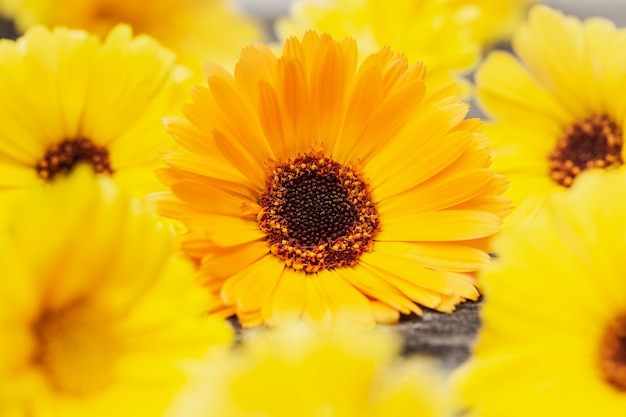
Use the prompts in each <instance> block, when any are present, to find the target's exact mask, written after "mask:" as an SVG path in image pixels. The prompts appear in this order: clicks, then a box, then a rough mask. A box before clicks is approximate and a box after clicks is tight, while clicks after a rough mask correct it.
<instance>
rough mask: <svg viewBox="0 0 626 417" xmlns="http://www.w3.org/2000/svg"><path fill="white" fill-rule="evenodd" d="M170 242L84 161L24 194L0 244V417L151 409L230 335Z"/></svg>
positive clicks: (157, 409)
mask: <svg viewBox="0 0 626 417" xmlns="http://www.w3.org/2000/svg"><path fill="white" fill-rule="evenodd" d="M81 168H82V167H81ZM42 207H43V208H44V209H42ZM171 244H172V236H171V235H170V234H169V233H167V234H166V233H163V232H162V231H159V230H157V229H156V227H155V221H154V218H153V216H150V215H148V214H147V213H146V212H145V211H144V210H142V209H141V208H140V207H139V206H131V205H130V204H129V201H128V199H127V198H125V196H124V195H122V194H120V193H119V192H118V191H117V188H116V187H115V186H114V184H113V183H112V182H111V181H110V180H109V179H108V178H101V179H96V178H95V177H94V175H93V174H92V173H90V172H89V170H88V169H86V168H85V169H78V170H77V171H76V173H75V174H73V175H72V176H71V177H70V178H68V179H63V180H60V181H59V184H58V185H57V187H55V188H54V189H53V190H50V189H44V188H43V187H40V188H39V189H37V190H33V191H32V194H31V195H30V196H29V197H28V198H27V199H26V200H24V202H23V204H22V205H21V206H20V210H19V211H18V212H17V213H16V216H15V217H14V219H13V221H12V222H11V227H10V229H9V231H8V232H7V234H6V235H3V238H2V240H1V241H0V246H1V250H0V277H1V279H0V340H2V343H0V381H2V384H0V415H2V416H30V417H44V416H50V417H52V416H54V417H68V416H73V417H78V416H103V417H104V416H114V415H129V413H130V414H132V415H133V416H138V417H141V416H146V417H148V416H155V415H160V413H161V412H162V411H163V410H164V409H165V407H167V406H168V405H169V402H170V401H171V399H172V396H173V395H174V393H175V392H177V391H178V390H179V389H180V387H181V386H182V385H183V383H184V382H185V379H184V374H183V372H182V371H181V369H179V365H180V362H181V360H183V359H190V358H199V357H201V356H203V355H204V354H205V352H206V349H207V348H208V347H210V346H212V345H216V344H220V345H221V344H225V343H228V342H229V341H230V340H231V338H232V331H231V329H230V328H228V327H227V326H226V325H225V323H223V322H221V321H213V320H210V319H207V318H206V317H205V316H204V315H203V314H202V311H203V309H204V308H205V303H206V301H207V300H206V294H205V291H203V289H201V288H200V287H199V286H198V285H197V282H195V281H194V279H195V278H194V277H195V272H194V270H193V266H191V265H190V264H189V263H188V262H187V261H183V260H181V259H174V258H171V257H170V253H171Z"/></svg>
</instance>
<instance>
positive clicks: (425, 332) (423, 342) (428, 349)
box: [394, 302, 481, 370]
mask: <svg viewBox="0 0 626 417" xmlns="http://www.w3.org/2000/svg"><path fill="white" fill-rule="evenodd" d="M480 305H481V303H480V302H466V303H464V304H461V305H459V306H458V307H457V309H456V311H455V312H453V313H448V314H444V313H439V312H436V311H431V310H426V311H424V315H423V316H422V317H419V316H408V317H406V318H404V319H403V320H401V321H400V323H398V324H397V325H395V326H394V327H396V328H398V330H399V331H400V332H401V333H402V334H403V335H404V349H403V353H404V354H406V355H411V354H424V355H429V356H434V357H436V358H437V359H438V360H439V361H440V362H441V364H442V366H443V367H444V368H446V369H448V370H450V369H453V368H456V367H458V366H459V365H460V364H461V363H462V362H463V361H465V360H466V359H467V358H468V356H469V352H470V348H471V346H472V345H473V343H474V341H475V339H476V335H477V332H478V329H479V327H480V320H479V309H480Z"/></svg>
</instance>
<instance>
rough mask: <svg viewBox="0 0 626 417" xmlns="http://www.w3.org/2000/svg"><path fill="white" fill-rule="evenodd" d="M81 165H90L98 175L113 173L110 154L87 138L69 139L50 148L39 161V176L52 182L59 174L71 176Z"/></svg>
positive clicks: (37, 166)
mask: <svg viewBox="0 0 626 417" xmlns="http://www.w3.org/2000/svg"><path fill="white" fill-rule="evenodd" d="M79 163H87V164H90V165H91V166H92V167H93V169H94V171H95V172H97V173H98V174H108V175H111V174H112V173H113V169H112V168H111V162H110V161H109V152H108V151H107V150H106V148H104V147H100V146H98V145H96V144H95V143H93V142H92V141H90V140H89V139H85V138H78V139H67V140H64V141H62V142H59V143H55V144H54V145H52V146H50V147H49V148H48V150H47V151H46V154H45V155H44V157H43V158H41V159H39V160H38V161H37V165H36V168H37V174H38V175H39V177H41V178H43V179H44V180H46V181H52V180H54V178H55V177H56V176H57V175H58V174H69V173H70V172H71V171H72V170H73V169H74V167H75V166H76V165H77V164H79Z"/></svg>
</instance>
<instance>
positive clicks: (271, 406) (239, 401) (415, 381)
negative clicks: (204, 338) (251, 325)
mask: <svg viewBox="0 0 626 417" xmlns="http://www.w3.org/2000/svg"><path fill="white" fill-rule="evenodd" d="M393 336H394V335H393V334H391V333H387V332H385V333H379V332H371V333H367V334H366V333H358V332H355V331H354V330H352V331H350V329H349V328H345V329H342V331H341V332H340V333H334V334H323V335H320V334H318V335H314V334H312V333H311V332H310V331H309V329H306V328H303V327H288V328H285V329H281V331H276V330H273V331H269V330H265V331H262V332H259V333H256V334H255V335H254V337H249V338H246V339H244V341H243V346H239V347H237V348H236V349H235V350H231V351H229V352H227V353H226V354H224V355H222V356H217V357H216V356H214V357H212V358H211V359H210V361H207V363H206V365H205V367H204V368H199V369H197V374H198V377H197V378H196V381H195V383H193V384H190V386H191V387H190V388H188V389H187V390H186V392H184V393H183V394H182V395H181V396H180V397H179V398H178V401H176V402H175V403H174V404H175V405H174V406H173V407H172V410H170V412H169V413H167V414H166V416H167V417H226V416H228V417H254V416H272V417H293V416H298V417H318V416H333V417H353V416H360V417H400V416H402V417H405V416H420V417H444V416H445V415H448V413H447V412H446V411H447V407H446V403H445V394H446V392H445V388H444V384H443V378H442V375H441V373H440V371H439V369H437V367H436V366H435V364H434V363H432V362H429V361H428V360H427V359H424V358H413V359H405V360H400V359H398V357H397V354H398V343H397V342H398V340H397V339H396V338H394V337H393Z"/></svg>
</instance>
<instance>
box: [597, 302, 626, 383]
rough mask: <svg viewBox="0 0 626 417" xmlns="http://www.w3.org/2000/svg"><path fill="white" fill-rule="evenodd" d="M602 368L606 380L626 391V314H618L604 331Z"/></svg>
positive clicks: (601, 353)
mask: <svg viewBox="0 0 626 417" xmlns="http://www.w3.org/2000/svg"><path fill="white" fill-rule="evenodd" d="M600 369H601V371H602V375H603V376H604V379H605V380H606V382H608V383H609V384H611V385H612V386H613V387H614V388H615V389H617V390H619V391H623V392H626V314H622V315H620V316H618V317H617V318H616V319H615V320H614V321H613V322H612V323H611V324H610V325H609V327H608V328H607V329H606V331H605V333H604V338H603V339H602V342H601V344H600Z"/></svg>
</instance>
